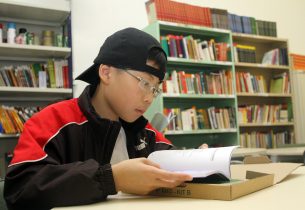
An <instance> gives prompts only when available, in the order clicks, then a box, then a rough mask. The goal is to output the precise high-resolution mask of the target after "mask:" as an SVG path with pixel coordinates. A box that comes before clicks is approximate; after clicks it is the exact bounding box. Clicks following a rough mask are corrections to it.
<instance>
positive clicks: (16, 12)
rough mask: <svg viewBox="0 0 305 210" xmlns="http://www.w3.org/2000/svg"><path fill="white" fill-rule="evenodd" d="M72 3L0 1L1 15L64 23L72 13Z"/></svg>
mask: <svg viewBox="0 0 305 210" xmlns="http://www.w3.org/2000/svg"><path fill="white" fill-rule="evenodd" d="M69 4H70V3H69V2H67V3H66V2H63V3H60V4H58V3H56V4H55V3H53V4H48V3H47V2H42V3H40V2H39V1H37V3H35V4H33V3H32V4H31V3H30V2H26V3H25V2H24V3H22V2H18V1H8V0H1V1H0V14H1V15H0V16H1V17H9V18H14V19H20V20H35V21H42V22H52V23H62V22H63V21H64V20H66V19H67V17H68V15H69V14H70V5H69Z"/></svg>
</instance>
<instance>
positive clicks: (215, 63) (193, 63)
mask: <svg viewBox="0 0 305 210" xmlns="http://www.w3.org/2000/svg"><path fill="white" fill-rule="evenodd" d="M167 61H168V64H169V65H171V64H180V65H181V64H182V65H183V64H184V65H188V66H231V65H232V62H230V61H204V60H195V59H186V58H175V57H168V59H167Z"/></svg>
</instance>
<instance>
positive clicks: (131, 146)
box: [4, 28, 192, 210]
mask: <svg viewBox="0 0 305 210" xmlns="http://www.w3.org/2000/svg"><path fill="white" fill-rule="evenodd" d="M165 65H166V54H165V53H164V51H163V50H162V48H161V46H160V44H159V43H158V41H157V40H155V39H154V38H153V37H152V36H150V35H149V34H146V33H145V32H142V31H140V30H137V29H134V28H127V29H123V30H121V31H118V32H116V33H114V34H113V35H111V36H110V37H108V38H107V39H106V41H105V42H104V44H103V45H102V47H101V48H100V52H99V54H98V56H97V57H96V59H95V60H94V64H93V65H92V66H91V67H90V68H89V69H87V70H86V71H85V72H83V73H82V74H81V75H80V76H78V77H77V79H79V80H83V81H85V82H88V83H89V84H90V85H89V86H87V87H86V88H85V90H84V91H83V93H82V94H81V96H80V97H79V98H74V99H71V100H67V101H63V102H59V103H56V104H53V105H51V106H48V107H46V108H45V109H43V110H42V111H40V112H39V113H38V114H36V115H34V116H33V117H32V118H31V119H30V120H28V121H27V122H26V123H25V125H24V130H23V133H22V135H21V136H20V139H19V141H18V145H17V146H16V148H15V151H14V156H13V159H12V162H11V164H10V165H9V168H8V173H7V176H6V179H5V189H4V197H5V199H6V202H7V205H8V208H9V209H32V210H33V209H50V208H53V207H56V206H68V205H80V204H89V203H94V202H98V201H101V200H104V199H106V198H107V196H108V195H112V194H116V193H117V192H118V191H122V192H126V193H134V194H147V193H148V192H150V191H152V190H154V189H156V188H160V187H167V188H172V187H175V186H177V185H179V184H181V183H182V182H184V181H189V180H191V179H192V177H191V176H190V175H187V174H181V173H172V172H168V171H164V170H162V169H160V168H159V166H158V165H157V164H155V163H153V162H151V161H149V160H148V159H146V157H147V156H148V155H149V154H150V153H151V152H153V151H155V150H163V149H171V148H172V147H173V145H172V144H171V143H170V142H169V141H168V140H167V139H165V138H164V137H163V135H162V134H161V133H159V132H158V131H157V130H155V129H154V128H153V127H152V126H151V125H150V124H149V123H148V122H147V120H146V119H145V118H144V117H143V116H142V115H143V113H144V112H145V111H146V110H147V109H148V107H149V105H150V104H151V102H152V101H153V98H154V97H156V96H157V95H158V94H159V93H160V92H161V90H160V89H159V84H160V83H161V82H162V80H163V79H164V75H165Z"/></svg>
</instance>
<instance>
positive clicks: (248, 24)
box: [228, 14, 277, 37]
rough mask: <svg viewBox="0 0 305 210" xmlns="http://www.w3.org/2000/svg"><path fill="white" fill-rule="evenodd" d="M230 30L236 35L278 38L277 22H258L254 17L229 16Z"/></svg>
mask: <svg viewBox="0 0 305 210" xmlns="http://www.w3.org/2000/svg"><path fill="white" fill-rule="evenodd" d="M228 20H229V29H231V30H232V31H233V32H236V33H245V34H258V35H262V36H273V37H276V36H277V30H276V22H272V21H264V20H256V19H255V18H254V17H248V16H239V15H235V14H228Z"/></svg>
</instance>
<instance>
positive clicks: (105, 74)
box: [98, 64, 111, 84]
mask: <svg viewBox="0 0 305 210" xmlns="http://www.w3.org/2000/svg"><path fill="white" fill-rule="evenodd" d="M98 74H99V77H100V80H101V82H102V83H104V84H108V83H109V79H110V76H111V68H110V66H108V65H104V64H101V65H100V67H99V70H98Z"/></svg>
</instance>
